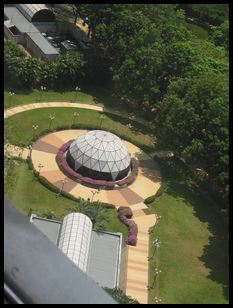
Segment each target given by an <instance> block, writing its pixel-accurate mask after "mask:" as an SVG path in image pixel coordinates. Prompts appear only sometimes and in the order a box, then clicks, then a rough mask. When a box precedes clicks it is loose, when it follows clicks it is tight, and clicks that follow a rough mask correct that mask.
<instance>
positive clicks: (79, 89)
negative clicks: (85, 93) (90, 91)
mask: <svg viewBox="0 0 233 308" xmlns="http://www.w3.org/2000/svg"><path fill="white" fill-rule="evenodd" d="M78 91H81V88H79V87H78V86H77V87H76V88H75V98H74V103H75V102H76V99H77V95H78Z"/></svg>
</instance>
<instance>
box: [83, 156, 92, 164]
mask: <svg viewBox="0 0 233 308" xmlns="http://www.w3.org/2000/svg"><path fill="white" fill-rule="evenodd" d="M89 159H90V157H89V156H87V155H83V159H82V164H83V165H85V163H86V162H87V161H88V160H89Z"/></svg>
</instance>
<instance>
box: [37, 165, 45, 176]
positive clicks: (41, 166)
mask: <svg viewBox="0 0 233 308" xmlns="http://www.w3.org/2000/svg"><path fill="white" fill-rule="evenodd" d="M43 167H44V166H43V165H42V164H41V163H39V165H38V168H39V175H40V171H41V168H43Z"/></svg>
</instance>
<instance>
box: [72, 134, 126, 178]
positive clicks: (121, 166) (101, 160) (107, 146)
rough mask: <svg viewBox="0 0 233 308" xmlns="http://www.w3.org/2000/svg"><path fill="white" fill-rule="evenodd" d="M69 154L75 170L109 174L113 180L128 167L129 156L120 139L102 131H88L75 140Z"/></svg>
mask: <svg viewBox="0 0 233 308" xmlns="http://www.w3.org/2000/svg"><path fill="white" fill-rule="evenodd" d="M69 153H70V155H71V156H72V157H73V159H74V160H75V169H76V170H77V169H78V168H80V167H81V166H84V167H86V168H89V169H92V170H95V171H99V172H107V173H111V174H112V177H113V178H116V177H117V175H118V173H119V172H120V171H123V170H125V169H127V168H128V167H129V165H130V155H129V153H128V150H127V149H126V147H125V146H124V145H123V143H122V141H121V139H120V138H119V137H117V136H116V135H114V134H112V133H109V132H106V131H102V130H94V131H90V132H88V133H87V134H86V135H82V136H80V137H78V138H77V139H75V140H74V141H73V143H72V144H71V146H70V148H69Z"/></svg>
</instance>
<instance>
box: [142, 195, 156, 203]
mask: <svg viewBox="0 0 233 308" xmlns="http://www.w3.org/2000/svg"><path fill="white" fill-rule="evenodd" d="M154 201H155V195H152V196H150V197H148V198H146V199H145V200H144V203H145V204H150V203H152V202H154Z"/></svg>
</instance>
